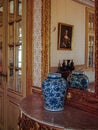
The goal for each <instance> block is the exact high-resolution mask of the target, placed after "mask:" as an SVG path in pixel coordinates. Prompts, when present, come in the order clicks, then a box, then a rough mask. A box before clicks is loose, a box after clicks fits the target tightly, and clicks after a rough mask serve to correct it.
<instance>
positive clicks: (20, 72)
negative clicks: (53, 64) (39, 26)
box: [7, 0, 26, 130]
mask: <svg viewBox="0 0 98 130" xmlns="http://www.w3.org/2000/svg"><path fill="white" fill-rule="evenodd" d="M7 4H8V17H7V20H8V22H7V27H8V41H7V53H8V61H7V63H8V64H7V73H8V86H7V113H8V114H7V130H17V129H18V124H17V123H18V116H19V107H18V104H19V102H20V100H21V99H22V97H23V96H24V95H25V88H26V87H25V82H26V80H25V64H26V62H25V60H24V59H25V53H24V52H25V37H24V33H25V32H26V31H24V30H25V25H26V24H25V23H24V18H23V15H24V14H23V10H24V11H25V8H24V9H23V5H24V6H25V0H24V1H22V0H9V1H8V3H7ZM23 38H24V39H23ZM23 50H24V52H23ZM11 113H13V114H11Z"/></svg>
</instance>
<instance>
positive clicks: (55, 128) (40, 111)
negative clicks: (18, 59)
mask: <svg viewBox="0 0 98 130" xmlns="http://www.w3.org/2000/svg"><path fill="white" fill-rule="evenodd" d="M20 110H21V114H20V117H19V123H18V124H19V130H98V117H97V116H95V115H92V114H90V113H87V112H84V111H82V110H79V109H76V108H73V107H71V106H68V105H65V107H64V110H63V111H59V112H51V111H47V110H45V109H44V108H43V96H42V95H41V94H39V93H32V95H30V96H27V97H25V98H24V99H23V100H22V101H21V103H20Z"/></svg>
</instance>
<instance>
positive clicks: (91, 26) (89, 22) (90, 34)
mask: <svg viewBox="0 0 98 130" xmlns="http://www.w3.org/2000/svg"><path fill="white" fill-rule="evenodd" d="M85 48H86V49H85V53H86V56H85V61H86V66H87V67H90V68H93V67H95V12H94V9H90V8H86V47H85Z"/></svg>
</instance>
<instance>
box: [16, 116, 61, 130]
mask: <svg viewBox="0 0 98 130" xmlns="http://www.w3.org/2000/svg"><path fill="white" fill-rule="evenodd" d="M18 126H19V130H61V129H58V128H53V127H50V126H47V125H44V124H40V123H38V122H36V121H34V120H32V119H30V118H28V117H27V116H26V115H24V114H22V117H21V116H20V117H19V120H18Z"/></svg>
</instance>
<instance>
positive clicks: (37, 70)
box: [32, 0, 42, 87]
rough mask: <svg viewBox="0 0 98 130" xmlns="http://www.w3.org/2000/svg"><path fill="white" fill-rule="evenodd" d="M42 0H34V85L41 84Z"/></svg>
mask: <svg viewBox="0 0 98 130" xmlns="http://www.w3.org/2000/svg"><path fill="white" fill-rule="evenodd" d="M41 5H42V2H41V0H34V17H33V20H34V22H33V39H34V41H33V44H34V45H33V52H34V56H33V58H34V59H33V68H34V70H33V72H32V73H33V79H32V81H33V85H34V86H38V87H40V86H41V51H42V41H41V16H42V14H41V12H42V11H41V9H42V7H41Z"/></svg>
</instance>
